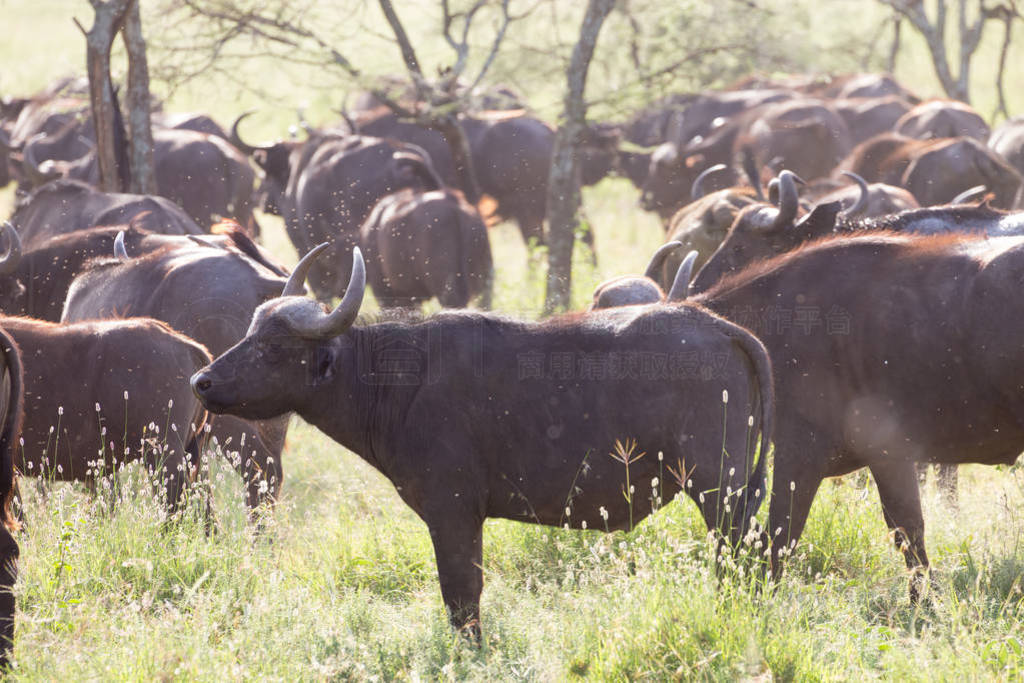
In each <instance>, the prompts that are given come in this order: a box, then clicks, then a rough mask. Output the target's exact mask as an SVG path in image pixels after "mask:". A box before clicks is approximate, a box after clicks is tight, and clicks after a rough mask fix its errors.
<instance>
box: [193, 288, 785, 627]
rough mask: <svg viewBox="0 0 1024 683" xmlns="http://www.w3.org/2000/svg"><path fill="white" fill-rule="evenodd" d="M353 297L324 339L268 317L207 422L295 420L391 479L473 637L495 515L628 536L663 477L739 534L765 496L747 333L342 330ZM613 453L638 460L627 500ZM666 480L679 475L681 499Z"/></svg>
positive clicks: (223, 381) (759, 411)
mask: <svg viewBox="0 0 1024 683" xmlns="http://www.w3.org/2000/svg"><path fill="white" fill-rule="evenodd" d="M296 272H298V268H297V269H296ZM358 285H361V283H358V282H357V283H354V284H353V285H351V286H353V287H357V286H358ZM360 289H361V288H360ZM360 289H356V290H354V291H356V292H357V295H356V296H355V298H354V299H353V300H352V301H345V302H343V303H342V304H340V305H339V312H340V313H341V314H342V316H343V317H342V318H341V320H340V321H339V322H338V323H331V324H330V325H331V329H330V330H327V331H319V332H316V334H317V338H309V337H308V336H304V335H300V334H297V333H296V332H295V331H294V329H295V328H294V327H293V325H298V324H300V322H301V324H302V325H303V326H304V327H306V326H307V325H311V324H313V322H312V321H313V320H323V319H325V318H326V316H324V315H323V313H322V311H321V310H320V309H319V308H318V307H316V306H315V305H314V304H313V303H312V302H310V301H308V300H305V299H303V298H300V297H295V296H287V297H282V298H281V299H277V300H275V301H271V302H269V303H266V304H264V305H263V306H262V307H260V308H259V309H258V310H257V311H256V315H255V317H254V319H253V324H252V326H251V327H250V330H249V333H248V334H247V336H246V338H245V339H244V340H242V341H241V342H240V343H239V344H238V345H237V346H235V347H234V348H232V349H231V350H230V351H228V352H227V353H226V354H224V355H223V356H221V357H219V358H218V359H217V361H216V362H215V363H214V364H213V365H211V366H210V367H209V368H206V369H205V370H204V371H203V372H202V373H200V374H198V375H196V376H195V377H194V378H193V380H192V383H193V387H195V389H196V391H197V393H198V394H199V395H200V396H201V397H202V399H203V401H204V403H205V404H206V405H207V406H208V407H209V408H210V409H211V410H212V411H214V412H229V413H233V414H237V415H242V416H246V417H270V416H273V415H279V414H282V413H285V412H288V411H291V410H294V411H296V412H298V413H299V414H300V415H301V416H302V417H303V419H305V420H307V421H308V422H310V423H311V424H314V425H316V426H317V427H318V428H319V429H321V430H322V431H324V432H325V433H326V434H327V435H329V436H330V437H331V438H333V439H334V440H335V441H337V442H339V443H341V444H342V445H344V446H345V447H346V448H349V449H351V450H352V451H354V452H355V453H357V454H359V455H360V456H361V457H363V458H364V459H366V460H367V462H369V463H370V464H372V465H373V466H374V467H376V468H377V469H378V470H380V471H381V472H382V473H383V474H384V475H385V476H387V477H388V478H389V479H390V480H391V481H392V483H393V484H394V485H395V487H396V489H397V491H398V493H399V495H400V496H401V497H402V500H403V501H405V502H406V504H408V505H409V506H410V507H411V508H412V509H413V510H414V511H415V512H416V513H417V514H418V515H419V516H420V518H421V519H423V521H424V522H425V523H426V525H427V527H428V528H429V530H430V534H431V538H432V540H433V542H434V550H435V554H436V557H437V566H438V575H439V579H440V583H441V593H442V596H443V598H444V602H445V605H446V607H447V608H448V610H449V615H450V618H451V621H452V623H453V625H454V626H456V627H457V628H462V627H468V628H470V629H471V630H475V632H476V633H477V634H479V599H480V591H481V588H482V585H483V575H482V570H481V565H482V536H483V533H482V529H483V522H484V520H485V519H486V518H488V517H499V518H506V519H514V520H519V521H523V522H532V523H539V524H548V525H559V526H561V525H563V524H564V525H569V526H571V527H573V528H580V527H582V526H583V524H584V523H586V525H587V527H588V528H591V529H604V528H607V529H623V528H628V527H630V526H631V525H632V524H635V523H636V522H638V521H639V520H640V519H642V518H643V517H645V516H646V515H647V514H649V513H650V512H651V511H652V508H653V507H655V506H654V505H652V504H651V500H649V498H650V496H649V495H648V493H651V489H652V487H651V482H652V480H653V479H654V478H655V477H658V478H659V481H658V485H657V487H654V488H655V489H656V490H654V497H655V498H661V499H662V500H665V501H667V500H671V498H672V496H674V495H675V494H676V493H677V492H678V491H680V490H685V491H686V493H687V494H688V495H689V496H690V497H691V498H693V499H694V500H696V501H697V503H698V505H699V506H700V509H701V512H702V514H703V515H704V519H705V521H706V523H707V525H708V527H709V528H712V529H716V528H717V529H722V530H723V531H724V532H725V533H727V534H728V535H729V536H730V537H732V538H733V540H737V537H738V536H740V535H742V534H743V532H744V531H745V527H746V523H747V520H748V518H749V517H750V515H751V513H752V511H753V510H754V509H756V507H757V502H758V501H759V500H760V498H761V495H760V494H759V493H756V491H757V490H758V487H759V486H760V484H761V467H762V466H763V463H764V458H763V457H761V458H759V459H758V460H757V464H756V465H755V463H754V460H753V459H754V452H753V451H754V448H753V444H754V443H755V440H756V434H757V433H758V430H759V429H760V428H761V425H762V424H764V430H765V436H766V438H767V437H770V433H771V423H772V406H773V399H772V393H771V377H770V373H771V370H770V364H769V362H768V357H767V355H766V354H764V352H763V347H762V346H761V344H760V342H758V341H757V340H756V338H754V337H753V336H752V335H750V334H749V333H748V332H746V331H745V330H743V329H742V328H739V327H737V326H734V325H732V324H729V323H726V322H725V321H723V320H721V319H719V318H717V317H715V316H712V315H710V314H709V313H707V311H705V310H704V309H702V308H699V307H694V306H668V305H662V304H655V305H652V306H629V307H625V308H619V309H608V310H604V311H598V312H592V313H587V314H585V315H581V316H580V315H577V316H568V317H563V318H556V319H552V320H548V321H545V322H541V323H529V322H519V321H513V320H509V319H506V318H502V317H499V316H495V315H484V314H477V313H471V312H464V311H463V312H449V313H442V314H440V315H437V316H435V317H433V318H430V319H428V320H426V321H424V322H422V323H418V324H402V323H384V324H378V325H373V326H368V327H349V325H350V324H351V320H352V317H350V316H354V314H355V310H357V308H358V303H359V296H358V292H359V291H360ZM353 303H354V305H353ZM302 321H309V322H302ZM320 324H321V323H316V325H320ZM306 329H309V331H308V332H307V333H305V334H306V335H310V334H314V331H313V330H312V329H310V328H308V327H307V328H306ZM323 335H329V336H323ZM681 341H685V342H686V343H685V345H683V344H681V343H680V342H681ZM613 358H614V359H618V360H615V361H614V363H613V364H605V363H604V361H603V360H602V359H606V360H607V361H609V363H611V362H612V359H613ZM630 358H635V359H636V361H637V363H636V365H633V363H632V361H631V360H629V359H630ZM684 358H688V359H691V360H692V362H693V363H694V364H693V365H690V366H687V362H689V361H683V359H684ZM702 358H706V359H707V360H708V364H707V365H705V363H704V361H702V360H701V359H702ZM641 359H648V360H641ZM656 359H657V360H656ZM674 359H678V360H674ZM711 359H717V360H711ZM662 360H664V361H665V365H661V361H662ZM648 361H650V364H649V363H648ZM594 363H597V364H598V366H602V367H604V368H605V369H604V370H600V369H598V370H596V371H595V369H594V368H595V366H594ZM677 363H682V364H681V365H677ZM687 367H689V368H690V369H689V370H687V369H686V368H687ZM595 372H596V374H595ZM723 391H727V392H728V394H727V395H726V396H727V400H728V405H723ZM527 397H529V398H527ZM537 397H540V399H538V398H537ZM751 415H753V416H754V418H755V419H754V423H755V424H754V426H753V427H750V426H748V423H747V420H748V418H749V416H751ZM723 436H724V440H725V442H726V451H725V453H723V451H722V443H723ZM634 439H635V441H634ZM617 442H618V443H619V444H622V446H620V447H619V449H618V450H619V451H620V452H624V453H629V454H631V455H630V456H629V457H630V458H631V459H632V461H631V464H630V466H629V476H630V482H631V483H632V482H635V489H636V490H635V493H634V494H629V493H628V491H627V495H628V499H627V497H624V496H623V490H624V489H623V487H624V486H625V485H626V468H625V467H624V465H623V463H622V462H621V461H619V460H617V459H616V458H615V457H613V456H612V455H611V454H612V453H615V452H616V450H617V447H616V443H617ZM763 443H764V442H762V444H763ZM766 451H767V449H766V448H765V447H764V446H763V445H762V448H761V452H762V453H764V452H766ZM726 453H727V454H728V455H726ZM641 454H644V455H643V456H641ZM662 456H663V458H664V460H662ZM668 465H671V466H672V467H673V469H676V468H677V467H678V468H682V469H683V470H685V472H686V473H687V474H689V478H688V479H686V481H687V483H686V486H685V487H684V488H682V489H681V488H680V486H679V485H678V483H677V482H675V481H674V480H673V478H672V477H671V476H666V469H665V468H666V467H667V466H668ZM686 476H687V475H686V474H684V475H683V477H684V479H685V478H686ZM689 482H692V484H691V483H689ZM642 491H644V493H641V492H642ZM721 494H724V496H722V495H721ZM726 497H728V502H727V501H726V500H725V498H726ZM567 508H568V511H567Z"/></svg>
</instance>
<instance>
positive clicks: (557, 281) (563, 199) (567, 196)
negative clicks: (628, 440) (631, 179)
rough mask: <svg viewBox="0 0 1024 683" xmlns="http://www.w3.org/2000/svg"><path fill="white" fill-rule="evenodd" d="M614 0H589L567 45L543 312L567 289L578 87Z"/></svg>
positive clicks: (576, 190) (576, 197) (575, 208)
mask: <svg viewBox="0 0 1024 683" xmlns="http://www.w3.org/2000/svg"><path fill="white" fill-rule="evenodd" d="M614 6H615V0H590V1H589V2H588V4H587V12H586V14H585V15H584V17H583V24H582V26H580V37H579V40H578V41H577V42H576V47H575V48H573V51H572V59H571V60H570V61H569V70H568V72H567V74H566V77H567V79H566V80H567V81H568V83H567V88H566V93H565V106H564V110H563V113H562V124H561V125H560V126H559V127H558V132H557V133H556V134H555V148H554V151H553V152H552V155H551V171H550V173H549V175H548V197H547V221H548V279H547V294H546V296H545V300H544V312H545V313H547V314H551V313H555V312H558V311H564V310H566V309H567V308H568V307H569V299H570V293H571V291H572V249H573V242H574V238H575V235H576V228H577V227H578V226H579V208H580V175H579V171H578V169H577V168H576V159H577V156H578V155H577V148H578V145H579V141H580V136H581V134H582V132H583V129H584V126H585V124H586V116H587V106H586V103H585V102H584V101H583V91H584V89H585V88H586V84H587V71H588V70H589V68H590V59H591V57H593V56H594V48H595V46H596V45H597V36H598V34H599V33H600V32H601V26H602V24H603V23H604V20H605V17H607V16H608V14H609V13H610V12H611V11H612V8H613V7H614Z"/></svg>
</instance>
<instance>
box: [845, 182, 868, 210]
mask: <svg viewBox="0 0 1024 683" xmlns="http://www.w3.org/2000/svg"><path fill="white" fill-rule="evenodd" d="M843 175H844V176H846V177H847V178H850V179H851V180H853V182H855V183H857V185H858V186H859V187H860V194H859V195H858V196H857V201H855V202H854V203H853V206H851V207H850V208H849V209H846V210H845V211H843V216H846V217H851V216H856V215H857V214H859V213H860V212H861V211H863V210H864V207H865V206H867V204H868V181H866V180H864V178H862V177H860V176H859V175H857V174H856V173H854V172H853V171H843Z"/></svg>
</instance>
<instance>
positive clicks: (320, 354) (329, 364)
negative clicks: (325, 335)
mask: <svg viewBox="0 0 1024 683" xmlns="http://www.w3.org/2000/svg"><path fill="white" fill-rule="evenodd" d="M333 367H334V352H333V351H332V350H331V349H330V348H329V347H319V348H317V350H316V380H317V381H323V380H326V379H330V377H331V376H332V375H333V374H334V370H333Z"/></svg>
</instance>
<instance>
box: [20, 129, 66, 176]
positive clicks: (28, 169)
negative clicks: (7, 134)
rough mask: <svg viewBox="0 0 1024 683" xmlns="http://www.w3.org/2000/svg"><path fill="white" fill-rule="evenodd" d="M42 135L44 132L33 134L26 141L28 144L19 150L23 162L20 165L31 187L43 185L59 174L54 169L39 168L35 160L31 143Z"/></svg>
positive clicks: (43, 135)
mask: <svg viewBox="0 0 1024 683" xmlns="http://www.w3.org/2000/svg"><path fill="white" fill-rule="evenodd" d="M44 137H46V134H45V133H39V134H38V135H34V136H33V137H32V139H31V140H29V141H28V144H26V145H25V147H24V149H23V150H22V152H21V160H22V162H23V163H22V167H23V168H24V170H25V174H26V175H27V176H28V179H29V181H30V182H31V183H32V186H33V187H39V186H40V185H45V184H46V183H48V182H50V181H51V180H54V179H55V178H59V177H60V175H61V174H60V172H59V171H57V170H55V169H54V170H50V171H44V170H42V169H41V168H39V163H38V162H37V161H36V155H35V151H34V149H33V145H32V143H33V142H35V141H36V140H41V139H43V138H44Z"/></svg>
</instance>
